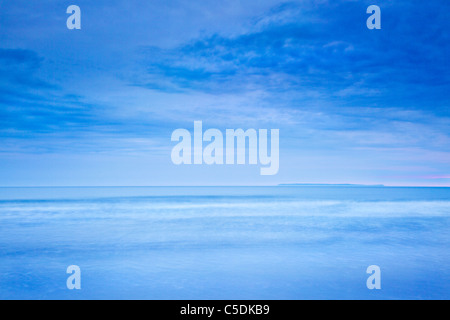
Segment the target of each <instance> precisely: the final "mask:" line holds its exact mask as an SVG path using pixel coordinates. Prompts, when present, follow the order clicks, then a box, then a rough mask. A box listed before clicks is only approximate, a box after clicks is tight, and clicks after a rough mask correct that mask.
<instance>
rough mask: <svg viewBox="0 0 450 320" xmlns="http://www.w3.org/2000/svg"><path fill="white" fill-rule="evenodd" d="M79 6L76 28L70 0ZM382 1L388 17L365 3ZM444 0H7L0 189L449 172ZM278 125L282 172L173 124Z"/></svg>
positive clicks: (410, 181) (398, 177)
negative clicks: (228, 161) (71, 26)
mask: <svg viewBox="0 0 450 320" xmlns="http://www.w3.org/2000/svg"><path fill="white" fill-rule="evenodd" d="M71 4H75V5H78V6H79V7H80V8H81V30H68V29H67V27H66V19H67V18H68V16H69V15H68V14H67V13H66V8H67V7H68V6H69V5H71ZM372 4H376V5H378V6H379V7H380V8H381V12H382V13H381V17H382V19H381V24H382V29H381V30H369V29H368V28H367V27H366V20H367V18H368V17H369V15H368V14H367V13H366V9H367V7H368V6H369V5H372ZM449 12H450V3H449V2H448V1H438V0H431V1H427V2H426V3H425V2H423V1H406V0H399V1H387V0H371V1H353V0H337V1H327V0H318V1H312V0H299V1H276V0H261V1H241V0H226V1H213V0H203V1H197V0H194V1H181V0H170V1H167V0H164V1H163V0H153V1H146V2H143V1H134V0H117V1H116V0H111V1H103V0H101V1H95V2H93V1H87V0H80V1H78V0H75V1H70V2H66V1H55V0H53V1H50V0H43V1H36V2H30V1H24V0H17V1H1V0H0V84H1V85H0V186H126V185H130V186H151V185H156V186H169V185H206V186H207V185H277V184H279V183H337V184H339V183H355V184H384V185H404V186H412V185H418V186H449V185H450V108H449V103H450V99H449V94H448V93H449V92H450V90H449V89H450V67H449V56H450V50H449V48H450V39H449V38H450V37H449V29H448V26H447V24H448V19H449ZM196 120H200V121H202V122H203V126H204V128H205V130H206V129H208V128H218V129H220V130H222V131H223V132H224V131H225V129H237V128H242V129H244V130H245V129H248V128H254V129H279V130H280V169H279V172H278V174H277V175H274V176H261V175H260V165H244V166H239V165H213V166H208V165H200V166H195V165H190V166H189V165H181V166H175V165H174V164H173V163H172V161H171V157H170V155H171V149H172V147H173V146H174V145H175V143H173V142H172V141H171V139H170V138H171V134H172V132H173V131H174V130H175V129H178V128H185V129H188V130H190V131H193V124H194V121H196Z"/></svg>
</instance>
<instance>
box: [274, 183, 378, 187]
mask: <svg viewBox="0 0 450 320" xmlns="http://www.w3.org/2000/svg"><path fill="white" fill-rule="evenodd" d="M278 186H280V187H292V186H294V187H295V186H296V187H384V184H351V183H340V184H329V183H280V184H279V185H278Z"/></svg>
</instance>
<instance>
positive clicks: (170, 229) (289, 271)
mask: <svg viewBox="0 0 450 320" xmlns="http://www.w3.org/2000/svg"><path fill="white" fill-rule="evenodd" d="M449 248H450V188H387V187H370V188H369V187H367V188H363V187H300V186H286V187H211V188H206V187H194V188H193V187H186V188H172V187H165V188H164V187H163V188H160V187H151V188H0V299H449V298H450V250H449ZM69 265H78V266H79V267H80V268H81V286H82V289H81V290H68V289H67V287H66V280H67V277H68V276H69V275H68V274H67V273H66V269H67V267H68V266H69ZM370 265H378V266H379V267H380V268H381V290H369V289H367V287H366V280H367V278H368V277H369V275H368V274H367V273H366V269H367V267H368V266H370Z"/></svg>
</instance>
